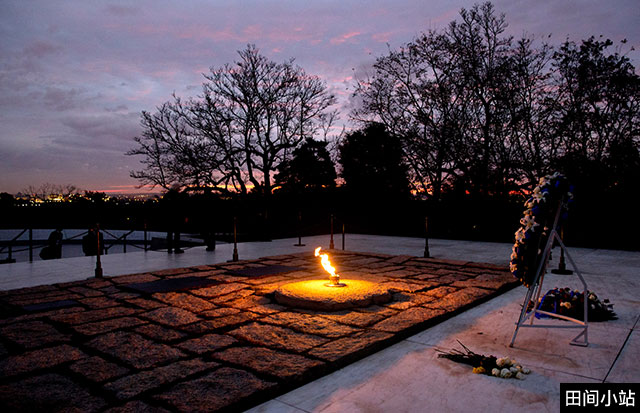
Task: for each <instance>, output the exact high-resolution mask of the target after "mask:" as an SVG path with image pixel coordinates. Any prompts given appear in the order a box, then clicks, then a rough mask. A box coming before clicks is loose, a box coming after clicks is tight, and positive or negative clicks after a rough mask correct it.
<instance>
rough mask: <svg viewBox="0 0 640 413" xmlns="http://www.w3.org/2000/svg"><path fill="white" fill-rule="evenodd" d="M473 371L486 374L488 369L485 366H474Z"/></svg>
mask: <svg viewBox="0 0 640 413" xmlns="http://www.w3.org/2000/svg"><path fill="white" fill-rule="evenodd" d="M473 372H474V373H475V374H484V373H485V372H486V370H485V369H484V367H482V366H480V367H474V368H473Z"/></svg>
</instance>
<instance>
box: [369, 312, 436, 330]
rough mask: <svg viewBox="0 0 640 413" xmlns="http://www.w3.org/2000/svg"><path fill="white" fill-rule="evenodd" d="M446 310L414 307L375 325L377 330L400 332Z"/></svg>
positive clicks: (412, 327)
mask: <svg viewBox="0 0 640 413" xmlns="http://www.w3.org/2000/svg"><path fill="white" fill-rule="evenodd" d="M445 312H446V311H445V310H443V309H441V308H422V307H412V308H409V309H407V310H406V311H403V312H400V313H398V314H396V315H394V316H391V317H389V318H387V319H385V320H383V321H380V322H379V323H377V324H375V325H374V326H373V328H374V329H376V330H382V331H387V332H392V333H398V332H400V331H403V330H409V329H415V328H416V327H419V326H421V325H423V324H424V323H426V322H427V321H429V320H431V319H433V318H435V317H438V316H441V315H442V314H444V313H445Z"/></svg>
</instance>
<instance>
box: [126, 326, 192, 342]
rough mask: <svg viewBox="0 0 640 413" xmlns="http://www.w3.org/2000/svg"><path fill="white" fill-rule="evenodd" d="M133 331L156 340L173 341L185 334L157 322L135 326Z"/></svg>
mask: <svg viewBox="0 0 640 413" xmlns="http://www.w3.org/2000/svg"><path fill="white" fill-rule="evenodd" d="M133 331H135V332H136V333H140V334H142V335H144V336H147V337H149V338H151V339H152V340H157V341H163V342H165V341H175V340H177V339H180V338H184V337H186V334H185V333H183V332H181V331H177V330H174V329H171V328H168V327H164V326H160V325H157V324H146V325H143V326H140V327H137V328H135V329H134V330H133Z"/></svg>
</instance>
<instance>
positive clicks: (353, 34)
mask: <svg viewBox="0 0 640 413" xmlns="http://www.w3.org/2000/svg"><path fill="white" fill-rule="evenodd" d="M360 34H361V33H360V32H349V33H345V34H342V35H340V36H336V37H334V38H332V39H331V40H329V42H330V43H331V44H342V43H344V42H346V41H347V40H349V39H351V38H353V37H356V36H359V35H360Z"/></svg>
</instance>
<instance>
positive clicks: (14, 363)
mask: <svg viewBox="0 0 640 413" xmlns="http://www.w3.org/2000/svg"><path fill="white" fill-rule="evenodd" d="M83 357H86V355H85V354H84V353H83V352H82V351H80V350H78V349H77V348H75V347H72V346H70V345H68V344H62V345H59V346H55V347H48V348H43V349H40V350H33V351H30V352H28V353H23V354H20V355H15V356H9V357H7V358H5V359H3V360H1V361H0V377H9V376H14V375H18V374H22V373H26V372H30V371H34V370H40V369H45V368H49V367H53V366H57V365H59V364H62V363H66V362H69V361H74V360H79V359H81V358H83Z"/></svg>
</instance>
